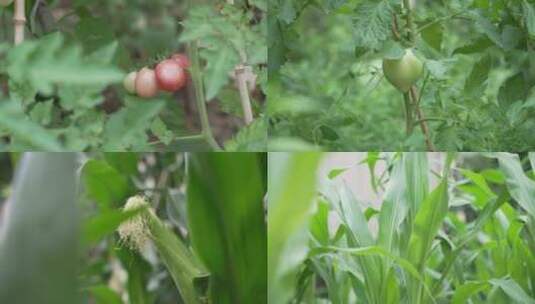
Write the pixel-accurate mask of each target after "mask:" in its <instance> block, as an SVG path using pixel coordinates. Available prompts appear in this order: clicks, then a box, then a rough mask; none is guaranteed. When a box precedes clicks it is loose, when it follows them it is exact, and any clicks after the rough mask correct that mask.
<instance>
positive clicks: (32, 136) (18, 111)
mask: <svg viewBox="0 0 535 304" xmlns="http://www.w3.org/2000/svg"><path fill="white" fill-rule="evenodd" d="M0 127H2V128H3V129H5V130H8V131H10V132H11V134H12V136H13V138H15V139H16V140H20V141H22V142H25V143H28V144H29V146H30V147H33V148H35V149H36V150H42V151H62V150H63V147H62V146H61V144H60V143H59V141H58V140H57V139H56V136H54V135H53V134H52V133H50V132H48V131H47V130H46V129H44V128H43V127H41V126H40V125H38V124H36V123H34V122H32V121H31V120H29V119H28V118H27V117H26V115H25V114H24V112H23V110H22V108H21V107H20V104H17V103H15V102H7V103H4V104H3V105H0ZM29 149H30V148H28V150H29ZM0 150H2V149H0ZM10 150H15V149H10Z"/></svg>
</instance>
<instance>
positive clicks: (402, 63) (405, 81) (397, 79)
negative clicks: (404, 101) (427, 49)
mask: <svg viewBox="0 0 535 304" xmlns="http://www.w3.org/2000/svg"><path fill="white" fill-rule="evenodd" d="M383 72H384V74H385V77H386V79H388V81H389V82H390V83H391V84H392V85H393V86H395V87H396V88H397V89H398V90H400V91H401V92H403V93H406V92H408V91H409V90H410V88H411V86H412V85H414V84H415V83H416V81H418V79H420V77H422V75H423V72H424V65H423V63H422V62H421V61H420V59H418V57H416V56H414V54H413V53H412V50H410V49H407V50H406V51H405V55H403V57H401V58H399V59H384V60H383Z"/></svg>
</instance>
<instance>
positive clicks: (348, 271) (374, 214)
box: [268, 153, 535, 304]
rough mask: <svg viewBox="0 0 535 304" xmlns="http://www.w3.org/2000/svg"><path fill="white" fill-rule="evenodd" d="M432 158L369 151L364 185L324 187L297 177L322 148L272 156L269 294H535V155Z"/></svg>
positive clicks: (509, 298) (435, 298)
mask: <svg viewBox="0 0 535 304" xmlns="http://www.w3.org/2000/svg"><path fill="white" fill-rule="evenodd" d="M435 156H436V155H433V157H432V159H433V160H434V162H432V163H430V162H428V157H429V155H428V154H425V153H390V154H388V153H385V154H378V153H369V154H368V157H367V159H365V161H364V162H363V163H362V164H361V165H367V166H368V167H369V170H370V174H371V179H370V181H369V183H370V184H369V185H362V184H349V183H347V182H345V181H343V180H337V176H339V175H341V174H344V172H345V171H346V170H347V169H348V168H331V170H330V172H329V173H328V175H327V176H323V177H321V179H322V181H323V182H321V183H320V184H319V185H318V186H316V185H315V181H314V178H306V179H300V178H298V177H300V176H302V175H303V174H307V175H309V176H314V173H315V171H316V167H317V165H318V160H319V155H317V154H295V155H292V156H288V155H286V156H281V155H279V156H276V157H272V158H271V159H270V170H272V169H273V170H274V172H276V174H274V176H273V178H272V179H270V184H269V189H270V195H272V196H271V198H272V200H270V204H269V208H268V211H269V224H268V231H269V232H268V235H269V254H268V258H269V265H270V268H269V269H270V271H269V289H270V290H269V296H270V298H269V299H270V300H269V302H270V303H340V304H341V303H381V304H383V303H497V304H499V303H504V304H505V303H535V288H534V285H533V282H535V277H534V275H535V254H534V253H535V179H534V176H535V175H534V172H535V154H533V153H530V154H529V156H528V155H522V156H521V157H519V155H516V154H509V153H496V154H486V155H484V156H482V155H479V154H460V155H455V154H448V155H442V157H440V158H437V157H435ZM440 159H442V160H440ZM437 160H438V161H439V164H437V163H435V162H436V161H437ZM379 163H383V164H384V165H385V166H384V167H385V168H386V169H385V171H384V172H381V171H379V170H377V167H378V164H379ZM437 165H438V167H439V169H438V170H437V169H436V168H437ZM379 167H383V166H379ZM432 168H435V169H432ZM366 187H369V188H370V189H374V190H375V191H376V192H377V193H379V194H380V197H381V200H382V201H381V202H371V203H369V204H366V203H367V202H364V201H362V199H361V197H360V195H359V193H361V191H363V190H364V188H366ZM290 202H291V203H293V204H291V203H290ZM290 211H291V212H292V214H294V216H293V217H292V219H291V220H288V219H284V214H287V213H289V212H290ZM311 211H312V212H311ZM272 244H275V245H274V246H273V245H272ZM289 261H291V263H289Z"/></svg>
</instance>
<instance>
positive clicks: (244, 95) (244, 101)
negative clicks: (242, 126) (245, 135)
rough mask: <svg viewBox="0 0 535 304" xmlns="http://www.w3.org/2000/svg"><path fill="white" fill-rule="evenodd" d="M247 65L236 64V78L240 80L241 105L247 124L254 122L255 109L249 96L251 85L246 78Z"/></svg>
mask: <svg viewBox="0 0 535 304" xmlns="http://www.w3.org/2000/svg"><path fill="white" fill-rule="evenodd" d="M245 72H246V67H245V66H244V65H242V64H240V65H238V66H236V69H235V73H236V80H237V81H238V90H239V91H240V99H241V106H242V109H243V117H244V119H245V123H246V124H250V123H251V122H253V110H252V108H251V99H250V98H249V87H248V85H247V79H246V76H247V75H246V74H245Z"/></svg>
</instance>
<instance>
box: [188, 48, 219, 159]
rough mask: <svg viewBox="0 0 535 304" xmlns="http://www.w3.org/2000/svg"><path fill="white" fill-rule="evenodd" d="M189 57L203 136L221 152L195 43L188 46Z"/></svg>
mask: <svg viewBox="0 0 535 304" xmlns="http://www.w3.org/2000/svg"><path fill="white" fill-rule="evenodd" d="M188 55H189V57H190V58H191V63H192V65H191V74H192V80H193V86H194V87H195V104H196V106H197V111H198V112H199V120H200V122H201V129H202V134H203V135H204V136H205V138H206V141H207V142H208V144H209V145H210V146H212V148H214V149H215V150H221V147H219V145H218V143H217V142H216V140H215V138H214V135H213V134H212V128H211V126H210V120H209V119H208V111H207V109H206V101H205V99H204V86H203V80H202V75H201V71H200V64H199V52H198V50H197V46H196V45H195V43H193V42H192V43H190V44H189V45H188Z"/></svg>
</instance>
